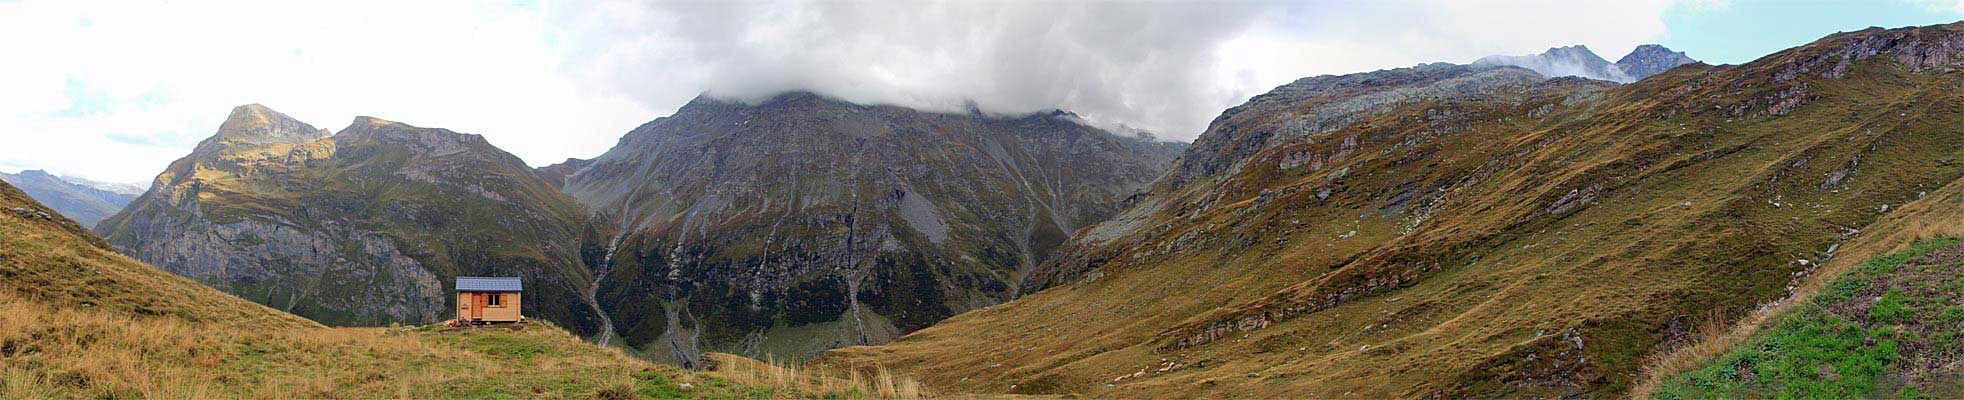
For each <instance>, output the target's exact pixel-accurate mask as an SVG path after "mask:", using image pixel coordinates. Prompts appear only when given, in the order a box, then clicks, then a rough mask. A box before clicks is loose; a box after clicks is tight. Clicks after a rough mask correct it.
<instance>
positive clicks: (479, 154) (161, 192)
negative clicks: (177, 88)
mask: <svg viewBox="0 0 1964 400" xmlns="http://www.w3.org/2000/svg"><path fill="white" fill-rule="evenodd" d="M584 221H585V217H584V212H583V211H582V210H581V208H580V206H579V205H578V204H576V203H574V202H573V201H572V199H571V198H569V197H566V196H565V195H564V194H561V193H559V192H558V191H557V190H555V188H554V187H553V186H552V185H551V184H549V183H548V182H547V181H546V180H545V179H544V178H543V177H541V176H539V175H538V174H537V173H535V172H534V171H533V170H532V168H530V167H528V166H526V165H525V164H524V162H522V161H521V160H519V159H518V158H517V157H514V156H512V155H511V154H508V153H505V152H504V151H502V150H499V149H497V148H496V147H493V146H491V144H490V143H488V142H486V141H485V140H484V138H483V137H480V136H477V135H470V134H462V133H456V132H451V131H449V130H444V129H433V128H419V127H415V126H410V125H407V124H403V123H398V122H391V121H385V120H381V119H376V118H370V117H359V118H356V119H355V121H354V122H353V123H352V124H351V125H349V126H348V127H347V128H345V129H342V130H341V132H339V133H336V134H332V135H330V132H329V131H326V130H322V129H317V128H314V127H313V126H311V125H308V124H306V123H303V122H300V121H297V120H294V119H293V118H291V117H288V116H286V115H285V114H280V113H279V112H276V111H273V110H271V109H268V108H266V107H264V106H259V105H247V106H240V107H238V108H236V109H233V110H232V114H231V115H230V116H229V117H228V118H227V119H226V121H225V123H224V124H223V125H221V126H220V127H219V129H218V132H217V134H216V135H214V136H213V137H211V138H210V139H206V140H205V141H204V142H201V143H199V144H198V146H197V147H196V148H195V149H194V150H193V151H192V152H191V154H190V155H187V156H185V157H184V158H182V159H179V160H177V161H176V162H173V163H172V164H171V166H170V167H169V169H167V170H165V171H164V172H163V173H161V174H159V175H158V176H157V179H156V184H155V185H153V186H152V187H151V188H150V190H149V191H148V192H146V193H144V194H143V196H141V197H139V198H137V200H136V201H135V202H133V203H131V204H130V206H129V207H128V208H125V209H124V210H123V211H122V212H119V213H117V214H116V215H114V216H111V217H109V218H108V219H106V220H104V221H103V223H102V224H101V226H98V227H96V231H97V232H100V233H101V234H102V235H103V236H104V237H105V238H107V239H108V240H109V243H111V244H113V245H115V246H116V247H117V248H118V249H121V250H123V251H124V252H126V253H127V254H130V255H131V256H133V257H136V258H137V259H140V260H143V261H145V262H148V263H151V264H154V265H157V266H159V267H162V268H163V269H165V270H167V271H170V272H172V273H175V274H178V275H183V276H186V277H190V278H192V279H196V280H198V281H200V282H204V283H206V284H209V285H212V286H213V287H217V288H219V289H221V290H224V291H226V292H228V293H232V294H235V295H238V296H240V297H244V298H246V299H249V300H252V301H255V302H259V303H261V304H266V305H269V306H272V307H274V308H277V309H281V310H285V311H290V312H293V313H295V314H299V315H301V316H304V317H307V318H309V319H313V320H315V321H321V322H323V323H327V324H330V325H386V324H389V323H392V322H404V323H428V322H434V321H439V320H442V319H447V318H449V317H450V316H451V315H452V312H451V311H450V310H452V308H451V307H454V305H452V304H450V303H451V302H452V301H454V300H453V299H454V296H450V295H449V292H448V290H447V289H446V287H447V286H446V285H445V282H449V281H450V280H451V278H452V277H456V276H473V275H490V276H520V277H523V278H525V281H526V287H527V288H528V289H531V291H530V292H528V293H527V294H528V296H527V299H528V300H530V301H527V302H526V304H525V305H526V312H527V313H528V314H529V315H531V316H533V317H538V318H544V319H547V320H551V321H555V322H558V323H560V324H562V325H564V326H567V327H569V328H571V329H573V330H574V331H575V332H581V333H586V334H592V333H594V332H595V331H596V330H598V328H599V326H600V325H601V323H600V320H599V319H598V318H596V317H597V313H595V312H594V311H593V310H594V307H593V306H592V304H589V303H588V302H587V301H586V298H585V297H584V296H582V295H581V291H582V290H583V289H584V288H586V287H587V286H588V282H589V281H590V278H589V276H588V269H587V267H586V266H585V264H584V263H583V261H582V260H583V259H582V252H583V251H587V250H592V249H583V248H582V247H581V244H582V243H586V242H588V241H589V240H587V239H586V237H587V235H592V233H591V232H588V231H587V229H586V228H585V227H584V225H583V224H584Z"/></svg>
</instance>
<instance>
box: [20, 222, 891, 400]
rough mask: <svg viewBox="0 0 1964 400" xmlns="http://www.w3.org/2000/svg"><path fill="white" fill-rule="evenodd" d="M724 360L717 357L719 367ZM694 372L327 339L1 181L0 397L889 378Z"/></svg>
mask: <svg viewBox="0 0 1964 400" xmlns="http://www.w3.org/2000/svg"><path fill="white" fill-rule="evenodd" d="M719 357H723V356H719ZM719 359H720V360H724V361H723V362H722V363H721V364H723V365H733V366H736V368H725V369H720V370H714V371H710V372H706V373H700V374H699V373H692V372H688V371H684V370H680V369H675V368H672V367H667V366H659V365H655V364H651V363H648V362H646V361H643V360H639V359H635V358H631V357H627V356H625V355H623V354H622V353H621V352H619V351H617V350H613V349H607V348H601V347H598V346H594V345H590V344H587V343H584V342H581V341H580V340H579V339H578V338H577V337H575V336H573V335H572V334H571V333H568V332H567V331H565V330H562V329H559V328H557V327H555V326H553V325H552V324H549V323H529V324H521V325H512V326H506V327H499V328H485V329H452V328H437V327H423V328H326V327H322V326H320V325H319V324H316V323H314V322H311V321H308V320H305V319H302V318H299V317H296V316H294V315H291V314H287V313H283V312H280V311H277V310H273V309H270V308H267V307H264V306H261V305H259V304H255V303H252V302H249V301H245V300H243V299H240V298H238V297H234V296H231V295H228V294H225V293H222V292H219V291H217V290H215V289H211V288H208V287H205V286H203V285H200V284H198V283H197V282H193V281H191V280H189V279H185V278H181V277H178V276H175V275H172V274H169V273H166V272H164V271H162V270H158V269H156V268H154V267H151V266H148V265H144V264H142V263H139V262H136V261H134V260H131V259H129V258H127V257H124V256H122V255H119V254H117V253H115V252H114V251H111V250H110V249H109V248H108V246H107V244H106V243H104V242H103V241H102V240H101V239H99V238H96V237H95V236H93V235H91V234H89V233H88V231H87V230H84V229H82V227H81V225H79V224H76V223H75V222H73V221H71V220H68V219H67V218H64V217H62V216H60V215H59V214H56V213H54V212H53V211H52V210H50V209H48V208H46V207H43V206H41V205H40V204H39V203H35V202H34V201H33V200H31V199H29V198H28V197H27V195H26V194H25V193H23V192H21V191H20V190H18V189H16V188H14V187H13V186H11V185H6V184H4V183H0V398H10V399H18V398H539V397H543V398H606V399H617V398H773V397H781V398H815V397H827V398H855V397H871V396H872V395H884V396H888V397H907V396H909V395H918V394H920V393H921V392H920V389H919V387H918V385H914V384H912V383H910V382H909V381H906V380H903V379H895V378H893V377H892V376H890V375H868V376H867V377H865V378H858V377H856V376H850V375H838V377H837V378H824V377H818V376H816V375H812V374H810V373H807V374H805V376H803V377H801V376H800V375H799V374H797V373H795V371H791V372H786V371H784V370H782V369H781V367H776V366H770V365H765V364H760V363H756V362H754V361H749V362H746V360H741V359H737V358H727V357H726V358H719Z"/></svg>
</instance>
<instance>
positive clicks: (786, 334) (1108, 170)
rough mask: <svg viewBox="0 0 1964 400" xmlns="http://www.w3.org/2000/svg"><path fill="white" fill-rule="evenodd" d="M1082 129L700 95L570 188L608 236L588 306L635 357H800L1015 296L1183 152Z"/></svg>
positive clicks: (632, 137)
mask: <svg viewBox="0 0 1964 400" xmlns="http://www.w3.org/2000/svg"><path fill="white" fill-rule="evenodd" d="M1075 121H1076V118H1075V116H1073V115H1070V114H1068V113H1062V112H1059V113H1051V114H1044V115H1029V116H1022V117H990V116H982V115H962V114H937V113H926V112H920V111H915V110H909V109H904V108H898V107H883V106H863V105H856V104H850V103H845V102H841V101H836V100H832V99H827V98H823V97H820V96H817V95H813V94H808V93H792V94H787V95H782V96H779V97H777V98H775V99H772V100H769V101H766V102H764V103H762V104H758V105H754V106H753V105H745V104H739V103H731V102H723V101H718V100H714V99H709V98H698V99H697V100H695V101H693V102H691V103H690V104H689V105H687V106H685V107H683V108H682V109H681V110H679V111H677V112H676V114H675V115H673V116H670V117H665V118H661V119H657V120H655V121H653V122H650V123H648V124H646V125H643V126H642V127H640V128H638V129H636V130H634V131H633V132H631V133H629V134H628V135H627V136H626V137H624V138H623V139H622V140H621V142H620V144H619V145H617V146H616V147H615V148H614V149H613V150H611V151H609V152H608V153H607V154H605V155H602V156H601V157H599V158H597V159H595V160H593V162H592V165H590V166H587V167H586V168H584V169H581V170H580V171H579V172H577V173H574V174H573V175H571V176H570V177H568V178H567V183H566V187H565V190H566V192H568V193H570V194H572V195H573V196H574V197H575V198H578V199H579V200H580V201H581V202H582V203H584V204H585V205H586V206H587V207H588V208H589V209H591V210H593V211H594V212H595V213H596V217H595V218H596V219H597V220H598V222H596V223H595V224H594V225H596V226H602V227H605V228H601V229H603V230H610V231H612V233H613V236H614V238H613V240H612V241H611V242H610V243H611V246H609V248H610V249H611V250H612V251H610V252H608V253H607V255H606V256H604V257H603V258H604V259H606V260H610V262H608V263H606V265H607V266H609V267H610V268H607V269H605V270H604V271H603V272H602V274H604V276H605V278H604V279H603V280H602V283H601V286H600V287H599V288H598V290H597V294H598V296H597V297H598V298H599V299H600V303H602V304H605V305H606V306H607V308H608V310H607V311H608V313H609V314H611V316H612V317H613V321H614V322H615V324H616V326H617V327H619V329H620V330H621V334H622V335H623V336H624V337H625V338H626V339H627V342H628V343H629V344H632V345H634V346H636V347H638V348H641V349H643V350H646V351H647V352H648V353H650V354H656V355H660V356H662V357H672V359H674V360H678V361H679V360H687V359H691V358H693V357H694V356H695V355H697V354H700V353H701V352H703V351H711V350H714V351H724V352H732V353H738V354H744V355H750V356H760V355H765V354H769V355H773V356H775V357H777V358H780V359H802V358H806V357H810V356H812V355H815V354H816V353H817V352H818V351H821V350H824V349H827V348H833V347H839V346H846V345H856V344H873V343H883V342H886V341H889V340H892V339H893V338H896V337H898V336H899V335H900V334H903V333H906V332H910V331H913V330H916V329H920V328H922V327H926V326H928V325H929V324H932V323H934V322H936V321H939V320H941V319H943V318H946V317H948V316H951V315H954V314H955V313H959V312H962V311H966V310H971V309H975V308H980V307H984V306H988V305H993V304H997V303H1000V302H1003V301H1006V300H1008V299H1010V298H1012V297H1014V296H1016V295H1017V294H1018V292H1019V290H1020V288H1019V283H1020V282H1021V281H1022V279H1023V277H1024V275H1026V274H1027V273H1028V271H1030V270H1031V269H1032V268H1033V267H1034V266H1035V265H1036V264H1037V263H1038V262H1040V261H1041V260H1043V259H1044V258H1046V257H1048V255H1049V254H1050V253H1051V252H1052V251H1053V250H1054V249H1056V248H1057V247H1058V246H1060V245H1061V244H1062V243H1064V241H1065V240H1066V239H1068V238H1069V236H1070V235H1071V233H1072V232H1073V231H1075V230H1077V229H1078V228H1081V227H1085V226H1089V225H1091V224H1093V223H1096V222H1098V221H1101V220H1103V219H1104V218H1106V217H1107V216H1109V215H1112V214H1113V213H1115V212H1116V211H1117V210H1118V209H1119V207H1120V206H1121V204H1122V203H1123V202H1124V201H1125V200H1126V199H1127V197H1128V196H1131V195H1132V194H1133V193H1135V191H1138V190H1140V189H1143V188H1144V187H1145V185H1146V183H1147V182H1150V181H1151V180H1152V179H1153V178H1154V177H1156V176H1157V175H1158V174H1159V171H1162V170H1163V168H1164V167H1165V165H1166V164H1167V163H1168V162H1169V161H1170V160H1171V159H1172V158H1173V157H1174V156H1175V155H1176V154H1177V152H1178V151H1179V148H1180V146H1179V145H1176V144H1167V143H1156V142H1150V141H1145V140H1140V139H1135V138H1125V137H1119V136H1115V135H1112V134H1110V133H1107V132H1105V131H1102V130H1098V129H1095V128H1091V127H1088V126H1085V125H1082V124H1080V123H1078V122H1075Z"/></svg>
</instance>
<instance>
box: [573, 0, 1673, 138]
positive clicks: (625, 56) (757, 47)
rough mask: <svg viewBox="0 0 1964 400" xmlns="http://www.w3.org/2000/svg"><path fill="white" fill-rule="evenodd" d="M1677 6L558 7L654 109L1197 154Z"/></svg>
mask: <svg viewBox="0 0 1964 400" xmlns="http://www.w3.org/2000/svg"><path fill="white" fill-rule="evenodd" d="M1671 5H1672V3H1669V2H1664V1H1611V2H1593V3H1583V4H1578V3H1574V2H1567V1H1489V2H1458V1H1450V2H1433V1H1397V2H1341V1H1338V2H1308V3H1283V2H1030V1H986V2H957V1H920V2H915V1H909V2H878V3H870V2H850V1H848V2H830V1H825V2H772V3H762V2H742V1H733V2H710V3H702V2H682V3H659V4H653V5H644V4H640V3H604V4H601V5H599V6H594V7H588V6H579V7H568V8H566V9H561V10H558V12H557V15H556V16H555V19H557V20H559V21H561V22H562V23H558V24H555V26H568V27H579V28H574V29H569V30H567V31H566V32H563V34H564V36H565V37H569V38H574V40H573V42H576V43H579V44H580V48H579V49H577V50H575V51H573V53H574V54H577V55H578V56H577V57H574V58H572V59H570V60H569V64H571V65H574V66H575V67H574V68H573V69H576V70H579V71H582V73H583V75H584V76H588V77H591V78H594V79H593V82H590V84H591V85H592V86H591V88H593V89H595V90H602V91H605V90H613V91H615V92H616V93H619V94H620V95H622V96H626V97H632V98H636V99H639V100H640V101H642V102H644V103H646V104H648V105H650V107H652V108H656V109H673V108H675V107H677V106H679V105H681V104H682V103H685V102H687V101H688V100H689V99H690V98H692V97H694V95H695V94H696V93H697V91H696V90H688V89H694V88H700V89H701V90H706V91H708V92H709V93H710V94H711V95H713V96H717V97H725V98H734V99H739V100H750V101H755V100H759V99H762V98H765V97H768V96H770V95H773V94H776V93H781V92H784V91H790V90H809V91H815V92H819V93H824V94H827V95H831V96H834V97H839V98H842V99H845V100H850V101H855V102H863V103H882V104H897V105H903V106H909V107H915V108H924V109H931V110H942V111H958V110H962V109H964V108H965V105H966V104H970V103H971V102H972V103H973V104H975V105H977V106H979V107H980V108H981V109H982V110H984V111H988V112H994V113H1024V112H1034V111H1043V110H1048V109H1054V108H1062V109H1067V110H1071V111H1074V112H1077V113H1079V114H1081V115H1084V116H1085V117H1086V118H1088V119H1090V120H1092V121H1093V122H1097V123H1100V124H1101V125H1103V126H1107V127H1116V126H1119V125H1120V124H1123V125H1126V126H1132V127H1138V128H1141V129H1146V130H1150V131H1153V132H1155V133H1157V134H1158V135H1159V136H1160V137H1165V138H1172V139H1179V140H1191V139H1192V138H1194V137H1195V136H1197V135H1198V134H1200V132H1201V131H1202V130H1203V129H1204V128H1205V127H1206V124H1207V122H1208V121H1209V120H1211V119H1212V118H1213V117H1214V116H1215V115H1217V114H1218V113H1219V112H1221V110H1223V109H1225V108H1227V107H1230V106H1233V105H1235V104H1238V103H1240V102H1242V101H1245V100H1246V99H1247V98H1248V97H1250V96H1252V95H1254V94H1258V93H1261V92H1264V91H1267V90H1268V89H1271V88H1273V87H1274V86H1277V85H1280V84H1283V83H1287V82H1289V81H1291V80H1294V79H1296V78H1300V77H1304V76H1309V75H1316V74H1329V73H1348V72H1359V71H1367V70H1373V69H1381V68H1391V67H1400V66H1409V65H1412V64H1416V63H1421V62H1432V61H1455V62H1467V61H1471V60H1472V59H1474V58H1477V57H1479V56H1483V55H1489V54H1523V53H1535V52H1540V51H1541V50H1544V49H1547V48H1549V47H1555V46H1561V45H1568V44H1576V43H1583V44H1588V45H1590V46H1591V47H1592V48H1595V49H1598V51H1604V50H1608V51H1611V52H1615V54H1613V55H1611V57H1614V56H1620V55H1621V54H1622V53H1623V52H1627V51H1628V50H1629V49H1631V48H1633V47H1635V46H1636V45H1638V44H1642V43H1646V42H1648V41H1651V40H1654V39H1655V38H1657V37H1659V36H1660V35H1662V34H1664V31H1665V30H1664V24H1663V22H1662V15H1663V13H1664V11H1665V10H1666V9H1667V8H1668V7H1670V6H1671Z"/></svg>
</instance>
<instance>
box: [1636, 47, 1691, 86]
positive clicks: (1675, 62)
mask: <svg viewBox="0 0 1964 400" xmlns="http://www.w3.org/2000/svg"><path fill="white" fill-rule="evenodd" d="M1695 62H1698V60H1694V59H1692V58H1691V57H1690V56H1686V55H1684V52H1682V51H1671V49H1668V48H1665V47H1664V46H1660V45H1654V44H1646V45H1642V46H1637V48H1636V49H1635V50H1630V54H1627V55H1624V56H1623V58H1622V59H1619V60H1616V68H1617V69H1621V70H1623V73H1624V74H1628V75H1630V77H1633V78H1636V79H1643V78H1644V77H1647V76H1651V75H1657V74H1660V73H1663V72H1664V71H1669V70H1670V69H1671V68H1675V67H1677V66H1679V65H1685V64H1690V63H1695Z"/></svg>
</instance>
